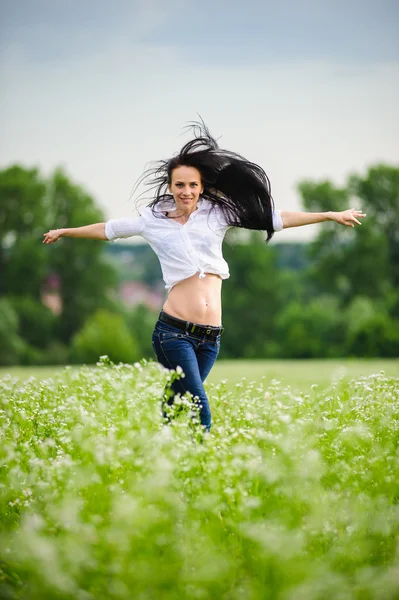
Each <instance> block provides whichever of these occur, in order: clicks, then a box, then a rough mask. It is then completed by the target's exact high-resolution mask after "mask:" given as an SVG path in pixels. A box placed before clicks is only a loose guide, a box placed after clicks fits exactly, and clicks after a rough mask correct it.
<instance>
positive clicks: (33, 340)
mask: <svg viewBox="0 0 399 600" xmlns="http://www.w3.org/2000/svg"><path fill="white" fill-rule="evenodd" d="M8 299H9V301H10V302H11V304H12V306H13V307H14V309H15V311H16V313H17V315H18V320H19V328H18V331H19V335H20V336H21V337H23V338H24V339H25V340H26V341H27V342H28V343H29V344H31V345H32V346H35V347H36V348H42V349H43V348H46V347H47V346H48V345H49V344H50V343H51V342H52V341H53V339H54V334H55V324H56V321H57V318H56V317H55V315H53V313H52V312H51V311H50V310H49V309H48V308H47V307H46V306H43V304H41V303H40V302H37V301H36V300H35V299H34V298H33V297H32V296H13V297H9V298H8Z"/></svg>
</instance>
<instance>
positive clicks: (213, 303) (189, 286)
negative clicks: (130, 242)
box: [163, 273, 222, 327]
mask: <svg viewBox="0 0 399 600" xmlns="http://www.w3.org/2000/svg"><path fill="white" fill-rule="evenodd" d="M163 310H164V311H165V312H166V313H167V314H168V315H171V316H172V317H176V318H177V319H183V320H184V321H190V322H191V323H197V324H198V325H212V326H214V327H220V326H221V324H222V279H221V277H219V275H214V274H213V273H206V277H204V278H200V277H199V276H198V273H196V274H195V275H193V276H192V277H188V278H187V279H183V281H180V282H179V283H177V284H176V285H175V286H173V288H172V289H171V290H170V292H169V295H168V298H167V300H166V302H165V304H164V306H163Z"/></svg>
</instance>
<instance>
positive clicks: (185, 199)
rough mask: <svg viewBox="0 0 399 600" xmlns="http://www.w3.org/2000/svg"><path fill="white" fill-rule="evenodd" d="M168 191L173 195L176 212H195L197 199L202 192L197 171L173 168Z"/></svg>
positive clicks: (199, 175) (189, 168)
mask: <svg viewBox="0 0 399 600" xmlns="http://www.w3.org/2000/svg"><path fill="white" fill-rule="evenodd" d="M169 191H170V193H171V194H173V199H174V201H175V203H176V208H177V210H179V211H182V212H184V213H191V212H192V211H193V210H195V209H196V207H197V202H198V200H199V197H200V195H201V194H202V192H203V191H204V187H203V185H202V182H201V174H200V172H199V171H198V169H196V168H195V167H175V168H174V169H173V171H172V175H171V182H170V184H169Z"/></svg>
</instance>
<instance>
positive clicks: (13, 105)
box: [0, 0, 399, 241]
mask: <svg viewBox="0 0 399 600" xmlns="http://www.w3.org/2000/svg"><path fill="white" fill-rule="evenodd" d="M398 29H399V3H398V2H397V1H396V0H364V1H360V0H357V1H355V0H346V1H343V0H335V1H333V0H319V1H316V0H296V1H295V0H279V2H277V1H276V0H274V1H269V0H263V1H261V0H258V1H255V0H246V1H245V2H232V1H231V0H213V1H211V0H201V1H199V0H184V1H183V0H168V1H167V2H166V1H165V0H140V1H136V0H112V1H111V0H107V1H105V0H0V89H1V94H0V168H5V167H7V166H9V165H11V164H13V163H22V164H24V165H25V166H27V167H32V166H38V167H39V168H40V169H41V170H42V172H43V173H44V174H45V175H48V174H49V173H51V171H52V170H53V169H54V168H55V167H57V166H63V167H64V168H65V170H66V171H67V173H68V174H69V176H70V177H71V178H72V179H73V180H74V181H76V182H78V183H79V184H81V185H82V186H84V187H85V188H86V189H87V190H88V191H89V192H90V193H91V194H92V195H93V196H94V197H95V199H96V200H97V201H98V203H99V205H100V206H101V207H102V208H103V210H104V213H105V218H118V217H122V216H128V215H130V214H134V212H133V211H134V199H133V198H131V190H132V188H133V186H134V183H135V181H136V180H137V178H138V177H139V176H140V175H141V173H142V172H143V170H144V168H145V167H146V166H148V164H149V163H150V162H151V161H154V160H158V159H165V158H168V157H170V156H172V155H173V154H174V153H176V152H177V151H178V150H179V148H180V147H181V146H182V145H183V144H184V143H185V142H186V141H187V140H188V137H187V134H184V126H185V125H186V124H187V123H188V122H190V121H193V120H195V119H196V118H197V117H198V114H199V115H201V117H202V118H203V119H204V121H205V122H206V123H207V125H208V127H209V129H210V130H211V133H212V134H213V135H214V136H215V137H216V138H218V139H219V144H220V145H221V146H223V147H225V148H228V149H231V150H234V151H236V152H239V153H240V154H242V155H244V156H246V157H247V158H248V159H250V160H252V161H253V162H257V163H258V164H260V165H261V166H262V167H263V168H264V169H265V171H266V173H267V174H268V176H269V178H270V180H271V184H272V193H273V197H274V200H275V203H276V206H277V207H278V208H280V209H283V210H302V206H301V198H300V195H299V193H298V191H297V184H298V182H300V181H302V180H304V179H311V180H321V179H326V178H328V179H330V180H332V181H333V182H334V183H336V184H337V185H344V184H345V181H346V178H347V176H348V175H349V174H350V173H353V172H357V173H360V174H361V173H364V172H365V170H366V169H367V167H369V166H370V165H373V164H376V163H379V162H386V163H389V164H398V163H399V160H398V159H399V142H398V140H399V119H398V118H397V113H398V106H399V36H398V33H397V32H398ZM56 226H57V224H56V223H55V224H54V227H56ZM316 232H317V226H307V227H301V228H295V229H290V230H286V231H283V232H282V233H280V234H278V241H295V240H309V239H311V238H312V237H313V236H314V235H315V233H316ZM275 238H277V236H275Z"/></svg>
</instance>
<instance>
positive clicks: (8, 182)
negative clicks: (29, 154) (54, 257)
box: [0, 165, 47, 300]
mask: <svg viewBox="0 0 399 600" xmlns="http://www.w3.org/2000/svg"><path fill="white" fill-rule="evenodd" d="M45 192H46V182H45V180H44V179H43V178H42V177H41V176H40V174H39V172H38V170H37V169H25V168H23V167H21V166H20V165H13V166H11V167H9V168H7V169H5V170H3V171H0V273H1V278H0V295H4V294H6V293H7V294H24V295H26V294H29V295H30V296H33V297H34V298H36V299H37V300H38V299H39V298H40V288H41V283H42V281H43V278H44V277H45V274H46V268H47V267H46V262H47V261H46V252H45V249H44V248H43V247H42V246H41V244H40V241H41V234H42V231H43V228H45V222H46V219H45V217H46V206H45Z"/></svg>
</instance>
